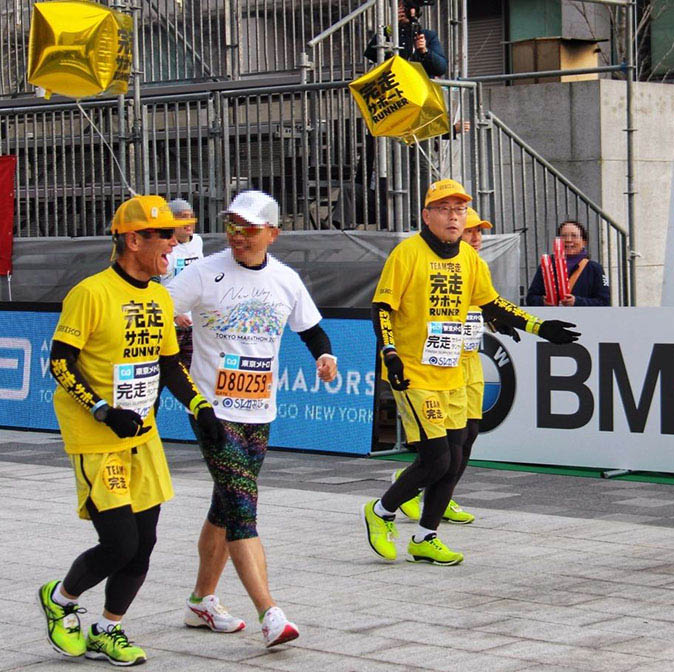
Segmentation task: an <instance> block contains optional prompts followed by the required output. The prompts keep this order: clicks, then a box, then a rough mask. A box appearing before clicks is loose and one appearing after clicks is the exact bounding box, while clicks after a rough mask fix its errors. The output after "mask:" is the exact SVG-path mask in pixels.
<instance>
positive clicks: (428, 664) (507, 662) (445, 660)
mask: <svg viewBox="0 0 674 672" xmlns="http://www.w3.org/2000/svg"><path fill="white" fill-rule="evenodd" d="M368 658H375V659H377V660H385V661H388V662H390V663H397V664H403V665H410V666H415V665H416V666H419V667H422V668H424V669H426V670H438V671H444V670H447V671H452V672H456V670H461V672H473V671H475V672H484V670H489V672H514V671H515V670H519V669H521V661H517V660H511V659H507V658H502V657H497V656H493V655H489V654H484V653H474V652H472V653H467V652H465V651H459V650H457V649H453V648H451V647H447V646H430V645H420V644H407V645H403V646H398V647H396V648H393V649H389V650H387V651H380V652H378V653H376V654H369V655H368Z"/></svg>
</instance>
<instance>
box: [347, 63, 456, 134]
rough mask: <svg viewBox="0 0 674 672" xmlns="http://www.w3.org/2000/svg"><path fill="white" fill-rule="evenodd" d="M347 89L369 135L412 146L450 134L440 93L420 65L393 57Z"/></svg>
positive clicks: (445, 107)
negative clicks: (421, 141) (437, 136)
mask: <svg viewBox="0 0 674 672" xmlns="http://www.w3.org/2000/svg"><path fill="white" fill-rule="evenodd" d="M349 89H350V91H351V95H352V96H353V97H354V99H355V101H356V103H357V105H358V108H359V109H360V112H361V114H362V115H363V119H364V120H365V123H366V124H367V127H368V129H369V130H370V133H372V135H381V136H387V137H392V138H400V139H401V140H402V141H403V142H406V143H407V144H413V143H415V142H417V141H418V140H425V139H426V138H432V137H435V136H436V135H442V134H444V133H448V132H449V118H448V116H447V106H446V105H445V99H444V96H443V95H442V89H441V88H440V86H438V85H437V84H435V83H434V82H432V81H431V80H430V79H429V77H428V75H427V74H426V71H425V70H424V69H423V66H422V65H421V64H419V63H410V62H409V61H406V60H405V59H404V58H402V57H401V56H393V57H392V58H389V59H388V60H387V61H384V62H383V63H382V64H381V65H378V66H377V67H375V68H373V69H372V70H370V71H369V72H366V73H365V74H364V75H363V76H362V77H359V78H358V79H356V80H354V81H353V82H351V83H350V84H349Z"/></svg>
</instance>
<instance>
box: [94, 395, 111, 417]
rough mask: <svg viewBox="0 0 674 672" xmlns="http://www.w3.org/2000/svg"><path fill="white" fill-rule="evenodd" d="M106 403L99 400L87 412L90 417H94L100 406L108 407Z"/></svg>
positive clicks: (103, 400)
mask: <svg viewBox="0 0 674 672" xmlns="http://www.w3.org/2000/svg"><path fill="white" fill-rule="evenodd" d="M109 405H110V404H108V402H107V401H106V400H105V399H101V400H100V401H98V402H96V403H95V404H94V405H93V406H92V407H91V408H90V409H89V412H90V413H91V415H94V413H96V411H97V410H98V409H99V408H100V407H101V406H109Z"/></svg>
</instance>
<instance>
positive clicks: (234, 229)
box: [225, 221, 269, 238]
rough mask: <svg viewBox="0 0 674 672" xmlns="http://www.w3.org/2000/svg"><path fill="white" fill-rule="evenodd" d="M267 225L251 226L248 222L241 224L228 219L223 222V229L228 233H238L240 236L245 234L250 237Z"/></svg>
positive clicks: (266, 227)
mask: <svg viewBox="0 0 674 672" xmlns="http://www.w3.org/2000/svg"><path fill="white" fill-rule="evenodd" d="M268 228H269V227H268V226H252V225H250V224H248V225H244V226H241V225H240V224H235V223H234V222H232V221H228V222H227V223H226V224H225V231H226V232H227V234H228V235H230V236H234V235H240V236H246V238H252V237H253V236H257V235H258V234H259V233H260V231H263V230H264V229H268Z"/></svg>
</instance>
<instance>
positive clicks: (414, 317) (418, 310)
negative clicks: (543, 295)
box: [372, 234, 498, 390]
mask: <svg viewBox="0 0 674 672" xmlns="http://www.w3.org/2000/svg"><path fill="white" fill-rule="evenodd" d="M497 296H498V292H497V291H496V290H495V289H494V287H493V286H492V283H491V275H490V273H489V267H488V266H487V265H486V264H485V263H484V262H483V261H482V260H481V259H480V258H479V257H478V255H477V252H476V251H475V250H474V249H473V248H472V247H471V246H470V245H468V244H467V243H464V242H463V241H462V242H461V243H460V246H459V253H458V254H457V255H456V256H455V257H453V258H452V259H442V258H441V257H439V256H438V255H437V254H435V252H433V250H432V249H431V248H430V247H429V246H428V245H427V244H426V242H425V241H424V240H423V238H422V237H421V235H420V234H416V235H414V236H411V237H409V238H406V239H405V240H404V241H403V242H402V243H400V244H399V245H398V246H397V247H396V248H395V249H394V250H393V251H392V252H391V254H390V256H389V258H388V259H387V260H386V263H385V264H384V269H383V270H382V273H381V277H380V278H379V283H378V284H377V289H376V290H375V293H374V298H373V299H372V301H373V302H374V303H377V302H382V303H387V304H388V305H389V306H391V308H392V313H391V326H392V330H393V338H394V340H395V346H396V350H397V352H398V355H399V356H400V358H401V359H402V361H403V364H404V366H405V377H406V378H409V381H410V387H412V388H419V389H425V390H451V389H455V388H457V387H461V386H462V385H463V384H464V381H463V373H462V371H461V367H460V366H459V365H458V363H459V362H458V359H459V356H460V353H461V342H462V340H461V334H462V329H463V323H464V322H465V320H466V314H467V313H468V308H469V306H471V305H476V306H482V305H484V304H485V303H489V302H490V301H493V300H494V299H495V298H496V297H497ZM446 338H447V339H450V340H451V339H453V340H454V345H456V343H458V352H456V351H455V350H456V348H454V351H452V352H454V354H455V355H456V357H455V358H454V357H453V356H452V357H438V358H436V357H432V356H431V354H430V353H431V352H432V348H433V347H435V346H436V345H438V341H440V340H443V341H444V340H445V339H446ZM457 339H458V340H457ZM447 352H450V350H448V351H447ZM433 361H439V362H440V363H441V364H442V365H436V364H433V363H431V362H433ZM448 363H449V364H450V365H447V364H448ZM382 376H383V378H384V380H385V379H386V369H385V367H383V366H382Z"/></svg>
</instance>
